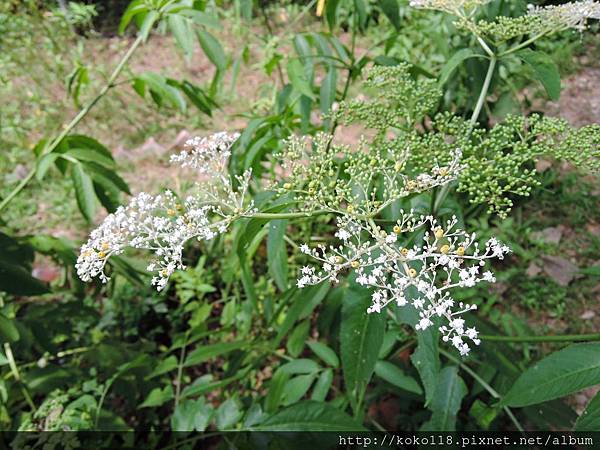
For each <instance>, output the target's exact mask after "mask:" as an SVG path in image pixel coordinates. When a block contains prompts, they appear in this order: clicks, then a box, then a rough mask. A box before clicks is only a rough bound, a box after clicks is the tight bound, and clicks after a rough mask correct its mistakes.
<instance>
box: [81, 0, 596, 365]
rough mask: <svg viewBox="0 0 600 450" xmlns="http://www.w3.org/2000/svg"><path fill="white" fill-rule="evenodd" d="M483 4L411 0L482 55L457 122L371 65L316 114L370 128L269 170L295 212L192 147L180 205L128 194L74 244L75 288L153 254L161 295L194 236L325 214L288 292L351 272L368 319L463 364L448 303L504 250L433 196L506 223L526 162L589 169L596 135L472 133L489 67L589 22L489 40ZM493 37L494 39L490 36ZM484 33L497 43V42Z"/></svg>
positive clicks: (465, 346)
mask: <svg viewBox="0 0 600 450" xmlns="http://www.w3.org/2000/svg"><path fill="white" fill-rule="evenodd" d="M485 3H487V1H485V0H467V1H463V0H454V1H451V0H431V1H426V0H424V1H419V0H414V1H413V2H411V5H412V6H414V7H417V8H424V9H433V10H439V11H443V12H445V13H450V14H452V15H454V16H456V17H457V24H458V25H459V26H460V27H461V28H462V29H464V30H467V31H470V32H472V33H473V34H474V35H475V37H476V39H477V42H479V44H480V45H481V46H482V48H483V50H484V52H485V55H482V56H483V57H484V58H487V59H489V61H490V65H489V69H488V73H487V75H486V79H485V81H484V83H483V86H482V90H481V93H480V95H479V98H478V101H477V104H476V105H475V109H474V111H473V115H472V116H471V118H470V119H469V120H467V119H465V118H463V117H461V116H458V115H454V114H452V113H450V112H442V113H436V109H437V106H438V105H439V104H440V98H441V96H442V94H443V93H442V90H441V87H440V85H439V84H438V83H437V82H436V81H435V80H431V79H423V78H416V77H415V76H414V75H413V73H412V72H411V66H410V65H408V64H399V65H397V66H395V67H374V68H372V69H371V70H370V71H369V73H368V75H367V78H366V82H365V89H366V92H367V95H366V96H362V97H361V98H359V99H355V100H351V101H343V102H341V103H340V104H339V105H338V106H337V108H334V110H333V112H331V113H330V114H329V116H328V119H331V121H332V123H336V124H337V123H343V124H351V123H358V124H360V125H361V126H362V127H363V128H366V129H370V131H369V132H368V133H366V136H363V137H362V138H361V140H360V142H359V143H358V145H357V146H356V148H352V147H350V146H348V145H341V144H338V143H336V139H335V135H334V134H333V133H318V134H316V135H315V136H314V137H312V138H309V137H306V136H305V137H297V136H292V137H290V138H288V139H287V140H286V142H285V145H284V150H283V151H282V152H281V153H280V154H279V155H275V156H276V161H275V163H274V165H275V167H274V170H272V171H271V173H273V174H278V175H274V176H273V179H272V180H271V184H270V185H269V186H270V190H271V191H272V193H275V194H278V195H279V197H280V198H281V199H285V201H286V202H289V204H290V205H292V204H293V205H295V210H294V211H288V212H285V213H282V214H277V213H272V212H267V211H266V210H261V209H259V208H257V207H255V206H254V203H253V201H252V198H251V195H250V194H249V192H250V191H251V190H253V189H251V188H250V187H251V184H253V183H252V174H251V172H250V171H246V172H244V173H243V174H242V175H239V176H231V175H230V174H229V173H228V170H227V168H228V167H227V166H228V160H229V157H230V156H231V152H232V148H234V142H235V140H236V139H237V135H229V134H227V133H218V134H216V135H213V136H210V137H206V138H194V139H192V140H190V141H189V142H188V143H187V144H186V149H184V151H183V152H182V153H180V154H179V155H176V156H174V157H173V158H172V161H173V162H175V163H179V164H181V165H182V166H184V167H186V166H189V167H191V168H193V169H195V170H196V172H197V174H198V177H199V181H198V183H197V184H196V189H195V191H194V192H193V193H187V194H186V196H185V197H184V198H183V199H180V198H179V197H178V196H177V195H176V194H174V193H173V192H171V191H166V192H165V193H164V194H161V195H157V196H151V195H149V194H144V193H143V194H139V195H138V196H136V197H134V198H133V200H132V201H131V203H130V204H129V206H127V207H121V208H119V209H118V210H117V211H116V213H114V214H111V215H110V216H108V217H107V219H106V220H105V221H104V223H103V224H102V225H101V226H100V227H99V228H98V229H97V230H95V231H94V232H92V235H91V238H90V240H89V241H88V242H87V243H86V244H85V245H84V246H83V247H82V252H81V255H80V257H79V260H78V263H77V269H78V273H79V275H80V277H81V278H82V279H83V280H85V281H89V280H91V279H92V278H94V277H99V278H100V279H101V280H102V281H106V280H107V275H106V274H105V272H104V268H105V265H106V262H107V260H108V258H109V257H110V256H111V255H115V254H120V253H122V252H123V251H124V249H125V248H126V247H127V246H130V247H134V248H141V249H147V250H150V251H152V252H154V254H155V256H156V258H155V260H154V261H152V262H151V264H150V265H149V266H148V270H149V271H151V272H154V273H155V276H154V278H153V280H152V284H153V285H155V286H156V287H157V289H159V290H160V289H163V288H164V287H165V286H166V285H167V282H168V279H169V277H170V276H171V275H172V274H173V272H174V271H175V270H177V269H183V268H184V267H185V266H184V264H183V262H182V255H183V249H184V245H185V244H186V242H187V241H188V240H190V239H192V238H195V239H198V240H201V241H206V240H210V239H212V238H214V237H215V236H216V235H217V234H220V233H224V232H225V231H227V229H228V228H229V227H230V225H231V224H232V223H233V222H234V221H236V220H238V219H243V218H255V219H267V220H272V219H278V218H282V219H283V218H285V219H287V218H298V219H305V220H310V219H311V218H312V217H315V216H317V215H323V214H328V215H332V216H336V217H337V227H336V228H337V230H336V231H335V237H336V238H337V239H338V240H339V243H338V244H336V245H325V244H322V245H319V246H317V247H316V248H311V247H310V246H309V245H308V244H302V245H300V246H299V249H300V251H301V253H303V254H305V255H307V256H308V257H310V258H311V259H312V260H313V262H314V263H315V265H305V266H304V267H302V269H301V273H300V275H299V278H298V280H297V287H298V288H304V287H305V286H307V285H316V284H320V283H323V282H325V281H329V282H340V281H341V276H342V275H345V274H346V272H348V271H350V272H352V271H353V272H354V273H355V277H356V283H357V284H359V285H361V286H363V287H365V288H368V289H371V292H372V294H371V305H370V307H369V308H368V309H367V311H365V312H366V313H382V312H383V311H386V310H388V309H387V308H386V307H388V306H389V305H391V304H395V305H396V306H397V307H400V308H403V307H408V306H410V307H412V308H414V309H415V310H416V311H417V313H418V316H419V319H418V321H417V323H416V325H415V329H416V330H417V331H420V332H421V331H424V330H426V329H428V328H429V327H431V326H437V327H438V330H439V331H440V332H441V335H442V339H443V340H444V341H447V342H451V343H452V345H453V346H454V347H455V348H456V349H457V350H458V351H459V352H460V354H461V355H465V354H467V353H468V352H469V351H470V344H475V345H477V344H479V343H480V340H479V338H478V331H477V330H476V329H475V328H473V327H469V326H467V323H466V320H465V319H464V318H462V317H461V316H462V315H463V314H464V313H465V312H468V311H471V310H472V309H475V306H474V305H469V304H464V303H462V302H457V301H455V300H454V298H453V295H452V292H453V290H454V289H457V288H459V289H460V288H464V287H471V286H474V285H475V284H477V283H479V282H482V281H487V282H494V281H495V278H494V275H493V274H492V272H491V271H490V270H487V269H485V266H486V263H487V261H488V260H491V259H503V258H504V257H505V255H506V254H507V253H509V251H510V250H509V248H508V247H507V246H506V245H504V244H502V243H501V242H499V241H498V240H497V239H496V238H491V239H489V240H488V241H487V242H485V243H484V244H479V243H478V242H477V237H476V234H475V233H472V232H469V231H466V230H463V229H461V228H459V227H458V219H457V217H456V216H452V217H451V218H450V219H447V220H441V219H440V218H437V217H436V215H437V213H438V210H439V206H440V205H441V204H442V203H443V201H444V198H445V196H446V195H447V194H448V192H449V191H450V189H452V187H453V186H455V185H456V186H457V190H458V191H459V192H464V193H466V194H467V195H468V196H469V199H470V201H471V202H472V203H483V204H486V205H487V208H488V212H489V213H497V214H498V215H499V216H500V217H506V215H507V213H508V212H509V211H510V208H511V207H512V206H513V198H514V196H519V195H520V196H524V195H529V194H530V192H531V189H532V187H533V186H535V185H536V184H537V183H538V182H537V180H536V179H535V169H534V163H535V161H536V159H537V158H539V157H541V156H544V157H551V158H555V159H562V160H566V161H569V162H571V163H573V164H575V165H577V166H579V167H582V168H585V169H597V168H598V167H599V166H598V156H599V153H598V152H599V148H600V145H599V144H600V126H598V125H590V126H587V127H583V128H579V129H576V128H573V127H570V126H569V125H568V124H567V123H566V122H565V121H563V120H561V119H553V118H546V117H541V116H539V115H532V116H530V117H514V116H509V117H508V118H506V120H505V121H503V122H501V123H499V124H497V125H495V126H494V127H492V128H490V129H488V128H486V127H483V126H480V125H478V118H479V114H480V112H481V111H482V108H483V107H484V105H485V102H486V98H487V94H488V90H489V87H490V83H491V79H492V78H493V75H494V71H495V68H496V62H497V61H498V60H499V59H501V58H502V57H505V56H506V55H509V54H511V53H514V52H516V51H518V50H519V49H521V48H524V47H525V46H527V45H529V44H531V43H532V42H534V41H535V40H536V39H539V38H540V37H541V36H543V35H545V34H548V33H550V32H555V31H560V30H562V29H565V28H576V29H582V28H583V25H584V24H585V23H586V21H587V20H588V19H590V18H596V17H597V5H598V4H597V3H596V2H589V1H584V2H578V3H574V4H572V5H570V6H561V7H549V8H543V9H540V8H532V9H531V10H530V12H529V14H528V15H527V16H525V17H524V18H517V19H515V20H513V19H512V18H506V19H498V20H497V22H496V23H497V24H498V25H497V27H496V28H497V29H496V31H493V26H491V25H489V23H488V24H486V23H483V22H481V21H477V10H478V8H479V7H480V6H482V5H484V4H485ZM525 23H527V24H529V28H527V30H526V32H527V33H532V34H534V37H533V38H531V39H530V40H526V41H524V42H517V43H514V42H508V41H507V39H508V40H510V39H512V38H514V37H516V36H517V34H515V31H514V30H513V31H507V30H508V28H509V25H507V24H511V25H510V26H511V27H513V28H514V27H517V28H518V27H519V26H523V27H524V25H515V24H525ZM502 24H504V25H502ZM502 26H505V28H504V31H501V32H500V31H498V30H500V29H501V28H502ZM486 27H487V28H486ZM525 28H526V27H525ZM525 28H523V30H525ZM490 30H492V31H490ZM521 34H525V32H523V33H521ZM492 35H493V36H495V35H501V36H502V37H503V38H502V39H503V40H502V42H499V41H498V42H496V41H494V39H495V38H494V37H493V36H492ZM490 36H492V37H491V38H490ZM486 39H491V40H489V41H486ZM500 46H502V49H500ZM497 47H498V48H497ZM334 129H335V127H334ZM257 181H259V180H257ZM260 181H262V180H260ZM261 184H262V183H256V185H257V186H259V185H261ZM426 191H430V192H432V193H433V194H434V198H435V202H433V205H432V211H431V214H417V213H415V211H414V210H410V211H405V210H402V209H400V208H399V207H400V205H401V202H402V201H403V199H404V198H406V197H409V196H412V195H415V194H419V193H423V192H426ZM274 198H277V195H275V196H274ZM262 207H263V206H261V208H262ZM267 209H268V208H267ZM394 211H395V212H394ZM398 211H399V212H398ZM384 213H387V217H389V216H390V214H391V215H395V217H394V220H392V221H391V222H392V223H389V220H388V221H387V222H386V221H385V220H382V215H383V214H384ZM378 222H379V223H378Z"/></svg>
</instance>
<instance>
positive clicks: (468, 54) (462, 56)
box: [439, 48, 481, 86]
mask: <svg viewBox="0 0 600 450" xmlns="http://www.w3.org/2000/svg"><path fill="white" fill-rule="evenodd" d="M478 56H481V55H479V54H478V53H476V52H475V51H473V50H471V49H470V48H463V49H460V50H459V51H457V52H456V53H455V54H454V55H452V57H451V58H450V59H449V60H448V61H446V64H444V67H442V71H441V72H440V79H439V84H440V86H443V85H444V84H446V82H447V81H448V80H449V79H450V76H451V75H452V74H453V73H454V71H455V70H456V69H457V68H458V66H459V65H460V64H461V63H462V62H463V61H465V60H467V59H469V58H475V57H478Z"/></svg>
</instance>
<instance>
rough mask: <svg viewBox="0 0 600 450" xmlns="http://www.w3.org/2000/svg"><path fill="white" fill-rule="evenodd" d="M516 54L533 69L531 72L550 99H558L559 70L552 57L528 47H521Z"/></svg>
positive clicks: (559, 89)
mask: <svg viewBox="0 0 600 450" xmlns="http://www.w3.org/2000/svg"><path fill="white" fill-rule="evenodd" d="M516 55H517V56H518V57H519V58H521V60H523V61H524V62H525V63H527V64H528V65H529V66H530V67H531V68H532V69H533V73H534V74H535V76H536V78H537V79H538V80H539V81H540V82H541V83H542V85H543V86H544V89H546V92H547V93H548V96H549V97H550V99H551V100H555V101H556V100H558V99H559V98H560V91H561V85H560V72H559V71H558V67H557V66H556V64H555V63H554V61H552V58H550V56H548V55H547V54H546V53H544V52H540V51H534V50H531V49H530V48H526V49H523V50H521V51H519V52H517V53H516Z"/></svg>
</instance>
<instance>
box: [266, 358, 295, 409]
mask: <svg viewBox="0 0 600 450" xmlns="http://www.w3.org/2000/svg"><path fill="white" fill-rule="evenodd" d="M289 379H290V374H289V373H287V372H286V371H283V370H281V369H279V370H277V371H275V374H274V375H273V378H271V382H270V383H269V390H268V392H267V397H266V398H265V411H266V412H268V413H270V412H274V411H276V410H277V408H278V407H279V405H280V404H281V401H282V399H283V394H284V392H285V385H286V383H287V381H288V380H289Z"/></svg>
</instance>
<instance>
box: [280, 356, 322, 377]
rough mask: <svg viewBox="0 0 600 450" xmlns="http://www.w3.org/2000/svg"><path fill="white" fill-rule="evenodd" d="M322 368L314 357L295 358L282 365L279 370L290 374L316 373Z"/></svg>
mask: <svg viewBox="0 0 600 450" xmlns="http://www.w3.org/2000/svg"><path fill="white" fill-rule="evenodd" d="M319 369H320V367H319V365H318V364H317V363H316V362H315V361H313V360H312V359H307V358H301V359H295V360H294V361H290V362H287V363H285V364H284V365H282V366H281V367H280V368H279V370H280V371H281V372H284V373H287V374H289V375H297V374H307V373H315V372H318V371H319Z"/></svg>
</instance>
